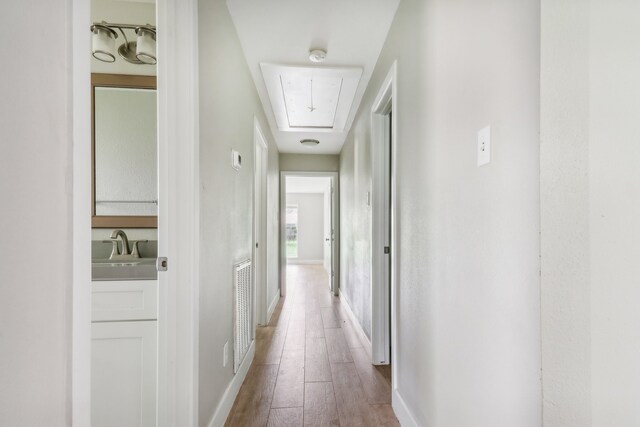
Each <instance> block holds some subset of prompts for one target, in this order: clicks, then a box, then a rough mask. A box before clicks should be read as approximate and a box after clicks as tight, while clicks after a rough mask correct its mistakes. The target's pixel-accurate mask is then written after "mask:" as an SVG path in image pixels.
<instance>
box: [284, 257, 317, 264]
mask: <svg viewBox="0 0 640 427" xmlns="http://www.w3.org/2000/svg"><path fill="white" fill-rule="evenodd" d="M287 264H291V265H311V264H314V265H315V264H324V260H322V259H297V258H288V259H287Z"/></svg>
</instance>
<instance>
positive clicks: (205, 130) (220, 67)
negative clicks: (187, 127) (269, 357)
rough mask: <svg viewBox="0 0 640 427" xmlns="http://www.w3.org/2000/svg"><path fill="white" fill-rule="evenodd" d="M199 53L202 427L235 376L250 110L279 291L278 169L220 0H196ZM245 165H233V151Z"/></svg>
mask: <svg viewBox="0 0 640 427" xmlns="http://www.w3.org/2000/svg"><path fill="white" fill-rule="evenodd" d="M198 16H199V54H200V59H199V62H200V117H202V118H203V120H200V171H201V172H200V173H201V175H200V179H201V182H200V188H201V190H200V208H201V211H200V220H201V224H200V227H201V239H200V253H201V257H202V258H201V262H200V265H201V271H200V273H201V283H200V309H199V311H200V338H199V340H200V365H199V366H200V376H199V411H200V414H199V424H200V425H201V426H206V425H208V424H209V422H210V421H211V419H212V416H213V414H214V412H215V411H216V409H217V407H218V405H219V404H220V402H221V398H222V396H223V393H224V392H225V390H226V389H227V387H228V386H229V384H230V382H231V380H232V378H233V376H234V375H233V363H229V364H228V365H227V366H226V367H223V364H222V356H223V346H224V344H225V342H227V341H228V342H229V346H230V348H231V349H232V348H233V341H232V337H233V323H232V319H233V315H232V305H233V304H232V303H233V296H232V290H233V277H232V273H233V271H232V270H233V265H234V264H235V263H237V262H239V261H242V260H244V259H247V258H250V257H251V254H252V246H253V244H252V227H253V218H252V217H253V193H252V187H253V167H252V165H253V156H254V116H257V118H258V120H259V121H260V124H261V127H262V129H263V130H264V131H265V138H266V139H267V143H268V153H269V156H268V163H269V164H268V177H267V181H268V183H267V193H268V195H269V197H268V199H267V200H268V204H267V215H268V217H267V224H268V230H267V238H268V240H269V243H268V245H269V246H268V248H267V252H268V255H267V259H268V262H269V273H268V280H269V285H268V286H269V288H268V289H269V292H270V295H268V296H267V298H268V301H271V300H272V299H273V296H274V295H276V294H277V290H278V283H279V280H278V279H279V277H278V262H277V259H278V253H279V252H278V251H279V244H278V229H279V228H278V224H279V216H278V215H279V208H278V203H279V202H278V200H279V198H278V196H277V195H278V194H279V168H278V150H277V148H276V146H275V144H274V142H273V138H272V136H271V133H270V132H268V131H267V130H268V129H269V127H268V125H267V121H266V118H265V116H264V112H263V110H262V106H261V103H260V100H259V98H258V95H257V92H256V90H255V87H254V84H253V80H252V79H251V76H250V74H249V71H248V67H247V64H246V62H245V58H244V56H243V54H242V50H241V48H240V44H239V41H238V38H237V35H236V32H235V28H234V27H233V24H232V22H231V19H230V17H229V13H228V10H227V7H226V5H225V2H223V1H209V2H201V3H200V4H199V8H198ZM232 149H235V150H238V151H239V152H240V154H241V155H242V157H243V160H244V161H243V167H242V169H240V170H239V171H236V170H235V169H233V168H232V167H231V150H232Z"/></svg>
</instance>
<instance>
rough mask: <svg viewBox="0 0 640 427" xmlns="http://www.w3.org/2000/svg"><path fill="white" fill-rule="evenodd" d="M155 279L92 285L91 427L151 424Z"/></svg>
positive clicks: (155, 340) (144, 426)
mask: <svg viewBox="0 0 640 427" xmlns="http://www.w3.org/2000/svg"><path fill="white" fill-rule="evenodd" d="M157 289H158V284H157V281H156V280H132V281H117V282H116V281H113V282H109V281H94V282H92V324H91V335H92V336H91V339H92V343H91V425H92V427H113V426H118V427H152V426H155V425H156V394H157V392H156V391H157V365H158V362H157V359H158V357H157V356H158V350H157V348H158V345H157V343H158V327H157V326H158V322H157V317H158V316H157V307H158V292H157Z"/></svg>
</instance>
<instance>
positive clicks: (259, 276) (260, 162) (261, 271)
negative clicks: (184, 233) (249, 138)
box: [253, 122, 268, 325]
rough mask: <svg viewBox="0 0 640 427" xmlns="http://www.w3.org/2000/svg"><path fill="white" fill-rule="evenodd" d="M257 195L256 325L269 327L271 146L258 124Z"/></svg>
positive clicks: (254, 203) (255, 217) (256, 139)
mask: <svg viewBox="0 0 640 427" xmlns="http://www.w3.org/2000/svg"><path fill="white" fill-rule="evenodd" d="M254 133H255V136H254V139H255V141H254V145H255V157H254V168H253V173H254V176H253V177H254V193H253V243H254V245H253V246H254V250H253V277H254V286H255V288H254V289H255V292H254V295H256V300H255V313H256V319H255V320H256V321H255V323H257V324H260V325H265V324H266V323H267V311H268V301H267V299H268V298H267V262H266V261H267V230H266V222H267V221H266V220H267V209H266V199H267V160H268V159H267V144H266V142H265V140H264V137H263V136H262V132H261V131H260V127H259V126H258V123H257V122H256V123H255V129H254Z"/></svg>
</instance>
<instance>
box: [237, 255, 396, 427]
mask: <svg viewBox="0 0 640 427" xmlns="http://www.w3.org/2000/svg"><path fill="white" fill-rule="evenodd" d="M287 286H288V289H287V296H286V297H285V298H282V299H281V300H280V302H279V303H278V306H277V307H276V311H275V313H274V314H273V317H272V318H271V322H270V323H269V325H268V326H265V327H260V328H258V331H257V333H256V355H255V359H254V361H253V365H252V366H251V368H250V370H249V373H248V374H247V378H246V379H245V381H244V383H243V384H242V388H241V389H240V392H239V393H238V397H237V398H236V401H235V403H234V405H233V408H232V409H231V413H230V414H229V418H228V419H227V422H226V424H225V425H226V426H233V427H245V426H249V427H253V426H255V427H258V426H261V427H264V426H268V427H285V426H318V427H321V426H342V427H352V426H367V427H368V426H376V427H378V426H399V425H400V424H399V423H398V420H397V419H396V417H395V415H394V413H393V409H392V408H391V385H390V376H389V372H390V371H389V369H388V368H386V367H382V368H381V367H377V366H372V365H371V364H370V363H369V360H368V356H367V353H366V351H365V349H364V348H363V347H362V344H360V341H359V339H358V336H357V335H356V333H355V330H354V328H353V326H352V325H351V323H350V321H349V320H348V317H347V316H346V315H345V313H344V311H343V309H342V307H341V306H340V300H339V299H338V298H336V297H334V296H333V295H331V293H330V291H329V286H328V277H327V274H326V272H325V271H324V268H323V267H322V266H320V265H290V266H289V267H288V268H287Z"/></svg>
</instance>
